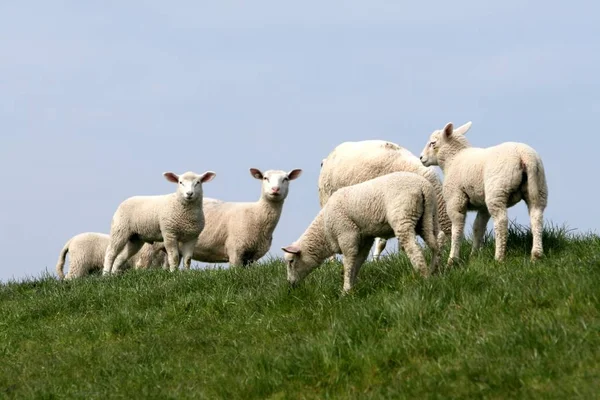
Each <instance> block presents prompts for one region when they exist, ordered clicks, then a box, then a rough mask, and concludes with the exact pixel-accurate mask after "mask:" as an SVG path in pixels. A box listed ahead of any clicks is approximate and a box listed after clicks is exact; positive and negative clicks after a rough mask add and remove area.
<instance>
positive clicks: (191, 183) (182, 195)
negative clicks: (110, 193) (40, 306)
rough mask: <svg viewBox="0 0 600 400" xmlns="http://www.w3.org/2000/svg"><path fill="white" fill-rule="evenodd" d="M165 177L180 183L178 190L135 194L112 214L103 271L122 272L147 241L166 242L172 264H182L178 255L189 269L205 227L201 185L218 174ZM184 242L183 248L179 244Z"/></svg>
mask: <svg viewBox="0 0 600 400" xmlns="http://www.w3.org/2000/svg"><path fill="white" fill-rule="evenodd" d="M163 175H164V177H165V178H166V179H167V180H168V181H169V182H173V183H177V184H178V185H177V191H175V192H174V193H170V194H165V195H158V196H133V197H130V198H128V199H126V200H125V201H123V202H122V203H121V204H120V205H119V207H118V208H117V210H116V211H115V214H114V215H113V218H112V222H111V227H110V245H109V247H108V249H107V251H106V257H105V259H104V270H103V274H105V275H107V274H110V273H111V272H112V273H117V272H119V270H120V268H121V265H122V264H123V263H124V262H125V261H127V260H128V259H129V258H130V257H131V256H133V255H134V254H135V253H137V252H138V250H139V249H140V248H141V247H142V245H143V244H144V243H154V242H163V243H164V247H165V250H166V252H167V257H168V261H169V267H170V270H171V271H175V270H177V269H178V267H179V261H180V259H179V254H180V251H181V254H182V256H183V263H184V265H185V267H186V268H188V269H189V267H190V263H191V258H192V253H193V251H194V245H195V244H196V240H197V239H198V235H199V234H200V232H202V229H204V212H203V211H202V200H203V192H202V184H203V183H206V182H209V181H211V180H212V179H213V178H214V177H215V176H216V174H215V173H214V172H212V171H207V172H205V173H203V174H201V175H198V174H196V173H194V172H186V173H184V174H183V175H181V176H177V175H176V174H174V173H172V172H165V173H164V174H163ZM179 243H181V247H180V246H179Z"/></svg>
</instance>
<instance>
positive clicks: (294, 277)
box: [281, 244, 316, 286]
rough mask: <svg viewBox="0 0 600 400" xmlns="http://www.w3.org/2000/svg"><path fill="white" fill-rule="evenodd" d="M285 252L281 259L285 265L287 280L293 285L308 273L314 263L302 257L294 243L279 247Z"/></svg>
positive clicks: (313, 266)
mask: <svg viewBox="0 0 600 400" xmlns="http://www.w3.org/2000/svg"><path fill="white" fill-rule="evenodd" d="M281 249H282V250H283V251H284V252H285V254H284V255H283V259H284V260H285V263H286V265H287V280H288V282H289V283H290V285H292V286H295V285H297V284H298V283H299V282H300V281H302V280H303V279H304V278H305V277H306V275H308V274H309V273H310V272H311V271H312V270H313V269H314V268H315V266H316V265H313V264H311V263H308V262H307V260H306V259H305V258H304V257H302V254H301V251H300V248H299V247H298V246H296V245H293V244H292V245H289V246H287V247H282V248H281Z"/></svg>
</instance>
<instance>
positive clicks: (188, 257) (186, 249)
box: [181, 239, 196, 270]
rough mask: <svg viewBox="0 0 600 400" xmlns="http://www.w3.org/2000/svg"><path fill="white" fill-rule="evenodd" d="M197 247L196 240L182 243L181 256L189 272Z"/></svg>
mask: <svg viewBox="0 0 600 400" xmlns="http://www.w3.org/2000/svg"><path fill="white" fill-rule="evenodd" d="M195 246H196V239H194V240H191V241H189V242H185V243H181V254H182V256H183V266H184V268H185V269H186V270H189V269H190V267H191V265H192V256H193V255H194V247H195Z"/></svg>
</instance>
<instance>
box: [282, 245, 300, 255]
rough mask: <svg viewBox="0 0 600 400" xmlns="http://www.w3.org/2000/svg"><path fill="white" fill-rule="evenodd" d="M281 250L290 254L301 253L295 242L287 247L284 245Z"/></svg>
mask: <svg viewBox="0 0 600 400" xmlns="http://www.w3.org/2000/svg"><path fill="white" fill-rule="evenodd" d="M281 250H283V251H285V252H286V253H290V254H299V253H300V248H299V247H298V246H296V245H293V244H290V245H289V246H287V247H282V248H281Z"/></svg>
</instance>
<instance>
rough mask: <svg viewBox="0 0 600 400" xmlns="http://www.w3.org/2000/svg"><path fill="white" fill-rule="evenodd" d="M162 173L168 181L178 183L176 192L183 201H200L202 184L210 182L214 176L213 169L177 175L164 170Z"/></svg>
mask: <svg viewBox="0 0 600 400" xmlns="http://www.w3.org/2000/svg"><path fill="white" fill-rule="evenodd" d="M163 175H164V177H165V178H167V180H168V181H169V182H173V183H178V184H179V185H178V187H177V194H178V195H179V197H180V198H181V200H182V201H183V202H184V203H194V202H196V201H198V200H200V201H202V197H203V196H202V195H203V193H202V184H203V183H205V182H210V181H211V180H213V178H214V177H215V176H216V174H215V173H214V172H213V171H206V172H205V173H203V174H200V175H198V174H195V173H194V172H189V171H188V172H186V173H184V174H182V175H177V174H175V173H173V172H165V173H163Z"/></svg>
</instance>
